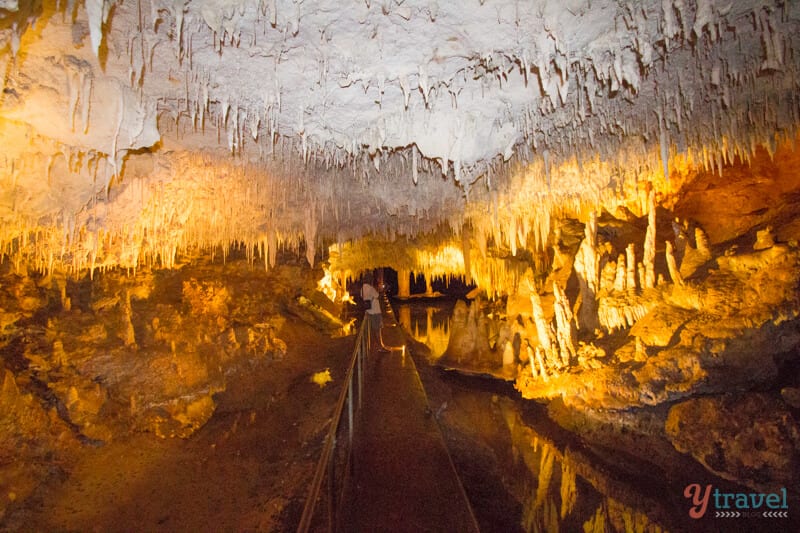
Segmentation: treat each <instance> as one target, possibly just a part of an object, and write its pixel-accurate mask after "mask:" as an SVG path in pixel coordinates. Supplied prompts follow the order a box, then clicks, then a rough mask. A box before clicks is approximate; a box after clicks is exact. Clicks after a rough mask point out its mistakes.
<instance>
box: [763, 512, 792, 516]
mask: <svg viewBox="0 0 800 533" xmlns="http://www.w3.org/2000/svg"><path fill="white" fill-rule="evenodd" d="M762 516H764V517H765V518H788V517H789V511H764V512H763V513H762Z"/></svg>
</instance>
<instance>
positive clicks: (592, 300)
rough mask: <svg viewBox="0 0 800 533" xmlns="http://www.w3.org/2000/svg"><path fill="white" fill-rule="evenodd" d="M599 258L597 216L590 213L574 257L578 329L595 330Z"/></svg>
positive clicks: (596, 323)
mask: <svg viewBox="0 0 800 533" xmlns="http://www.w3.org/2000/svg"><path fill="white" fill-rule="evenodd" d="M599 270H600V258H599V256H598V253H597V215H596V214H595V213H594V212H592V213H591V214H590V215H589V220H588V221H587V223H586V226H585V227H584V239H583V242H581V245H580V248H578V253H577V255H576V256H575V273H576V274H577V277H578V283H579V289H580V299H581V306H580V309H579V311H578V328H579V329H583V330H589V331H594V329H596V328H597V326H598V322H597V301H596V298H597V292H598V289H599V282H600V280H599V275H600V273H599Z"/></svg>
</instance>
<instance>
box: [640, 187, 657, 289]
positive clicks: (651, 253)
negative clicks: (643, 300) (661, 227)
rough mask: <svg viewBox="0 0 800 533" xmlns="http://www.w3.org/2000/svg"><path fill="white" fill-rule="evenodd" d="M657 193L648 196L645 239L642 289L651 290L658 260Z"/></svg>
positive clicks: (652, 192) (651, 192)
mask: <svg viewBox="0 0 800 533" xmlns="http://www.w3.org/2000/svg"><path fill="white" fill-rule="evenodd" d="M655 196H656V193H655V191H654V190H651V191H650V194H649V195H648V196H647V233H646V234H645V238H644V255H643V256H642V261H643V263H644V280H643V281H644V282H643V284H642V288H646V289H651V288H653V287H654V286H655V281H656V276H655V259H656V199H655Z"/></svg>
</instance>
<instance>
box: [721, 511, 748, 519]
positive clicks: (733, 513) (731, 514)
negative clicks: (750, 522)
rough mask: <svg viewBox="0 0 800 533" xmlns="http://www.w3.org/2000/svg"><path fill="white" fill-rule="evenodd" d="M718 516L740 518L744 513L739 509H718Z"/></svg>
mask: <svg viewBox="0 0 800 533" xmlns="http://www.w3.org/2000/svg"><path fill="white" fill-rule="evenodd" d="M716 513H717V514H716V517H717V518H739V517H740V516H741V515H742V513H740V512H739V511H717V512H716Z"/></svg>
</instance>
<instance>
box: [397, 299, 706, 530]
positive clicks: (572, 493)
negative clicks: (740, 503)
mask: <svg viewBox="0 0 800 533" xmlns="http://www.w3.org/2000/svg"><path fill="white" fill-rule="evenodd" d="M453 307H454V302H447V303H446V304H445V305H439V303H437V304H436V305H430V304H429V303H425V302H409V303H404V304H402V305H398V306H396V310H397V316H398V318H399V321H400V323H401V325H402V326H403V327H404V328H405V329H406V331H407V332H409V333H410V334H411V335H412V336H413V337H414V338H415V339H416V340H417V341H418V342H420V343H423V344H425V345H426V346H428V348H429V349H430V351H431V359H432V360H433V361H435V360H436V359H438V358H439V357H441V355H442V354H443V353H444V352H445V350H446V348H447V342H448V338H449V336H450V327H449V319H450V316H451V314H452V311H453ZM431 376H435V377H431ZM429 379H437V380H438V381H439V382H440V383H439V385H438V386H433V387H430V388H429V387H428V386H427V385H426V388H428V389H429V391H428V393H429V400H430V401H431V403H432V407H433V408H434V410H435V411H436V413H437V415H436V416H437V419H438V422H439V424H440V427H441V428H442V430H443V433H444V434H445V436H446V438H447V440H448V446H449V447H450V450H451V453H452V454H453V457H454V461H455V463H456V464H457V465H458V468H459V469H460V472H459V475H460V476H461V478H462V482H463V483H464V486H465V489H466V491H467V494H468V496H469V498H470V501H471V502H472V503H473V507H474V510H475V513H476V517H477V518H478V521H479V523H480V526H481V530H482V531H514V530H517V531H536V532H554V531H555V532H557V531H567V532H571V531H584V532H601V531H602V532H604V531H626V532H627V531H636V532H653V533H660V532H663V531H684V530H693V531H694V530H713V529H715V528H716V527H717V526H719V524H717V523H714V522H711V521H709V522H708V523H705V524H698V523H697V522H696V521H691V520H689V518H688V515H687V507H686V504H685V500H684V499H683V498H682V497H681V496H682V490H683V489H682V487H683V486H685V482H686V481H689V482H691V481H694V480H695V478H694V476H696V475H697V470H695V469H691V470H688V471H683V470H682V469H683V465H682V464H681V465H679V466H675V465H671V466H664V465H661V466H656V465H654V464H651V463H649V461H648V458H647V457H641V458H638V459H635V458H633V456H629V454H628V453H627V452H622V451H619V450H611V449H606V448H603V447H600V446H597V447H596V446H594V445H593V444H592V443H591V442H585V441H583V440H582V439H580V438H578V437H576V436H575V435H573V434H571V433H568V432H566V431H564V430H563V429H561V428H560V427H558V426H556V425H555V424H554V423H553V422H552V421H551V420H549V419H548V417H547V416H546V415H545V414H544V411H543V410H542V409H541V407H540V406H538V405H536V404H532V403H531V402H528V401H525V400H521V399H520V398H519V396H518V393H516V391H514V390H513V389H512V387H511V386H510V385H508V384H507V383H503V382H501V381H499V380H489V379H478V378H474V377H465V376H462V375H459V374H457V373H453V372H447V373H441V372H440V373H430V374H429ZM441 382H445V383H446V384H447V385H448V387H442V386H441ZM443 390H446V391H447V392H445V393H443V392H442V391H443ZM532 413H533V414H532ZM623 447H624V446H623ZM618 454H620V455H625V456H626V457H625V458H620V457H618ZM662 468H665V469H666V470H669V471H670V476H668V477H677V479H672V480H671V481H667V480H665V479H664V474H665V472H664V471H662V470H661V469H662ZM676 471H677V472H683V473H682V474H677V476H676V474H675V472H676ZM658 472H660V473H658ZM681 475H683V476H686V477H687V478H688V477H692V479H689V480H684V479H682V478H681ZM509 515H513V516H509ZM698 526H699V527H698ZM704 526H705V527H704Z"/></svg>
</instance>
